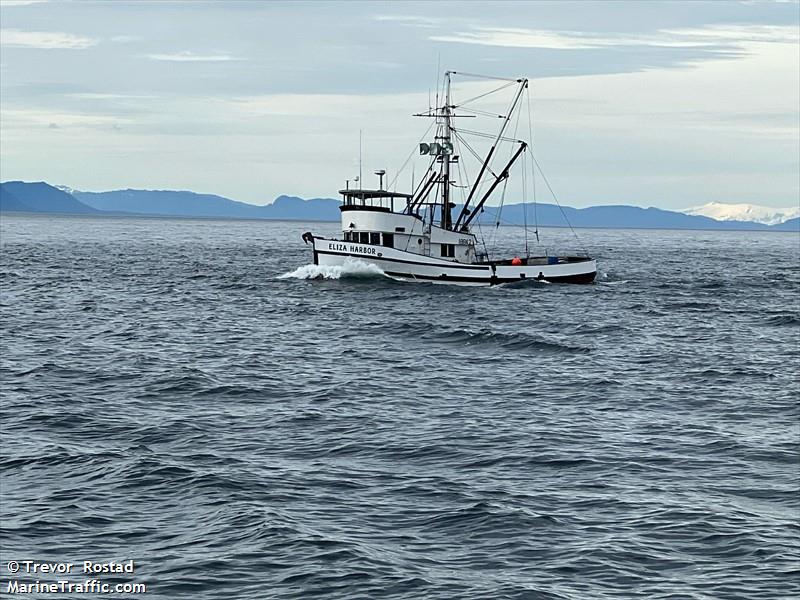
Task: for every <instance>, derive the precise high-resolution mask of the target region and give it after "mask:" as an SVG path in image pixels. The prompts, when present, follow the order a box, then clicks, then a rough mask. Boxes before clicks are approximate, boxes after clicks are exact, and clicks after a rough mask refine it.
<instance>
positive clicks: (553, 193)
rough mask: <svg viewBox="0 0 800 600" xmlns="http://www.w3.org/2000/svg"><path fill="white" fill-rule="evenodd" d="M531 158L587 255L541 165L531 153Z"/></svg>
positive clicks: (587, 253)
mask: <svg viewBox="0 0 800 600" xmlns="http://www.w3.org/2000/svg"><path fill="white" fill-rule="evenodd" d="M531 158H532V159H533V162H534V163H535V164H536V168H537V169H539V173H540V174H541V175H542V180H543V181H544V184H545V185H546V186H547V189H548V190H550V195H551V196H553V200H555V201H556V205H558V209H559V210H560V211H561V215H562V216H563V217H564V220H565V221H566V222H567V225H569V229H570V231H572V235H574V236H575V241H577V242H578V245H579V246H582V247H583V252H584V254H586V256H589V252H588V251H587V250H586V247H585V246H583V244H582V243H581V238H580V237H578V233H577V232H576V231H575V228H574V227H572V223H570V222H569V218H568V217H567V213H566V212H565V211H564V207H563V206H561V202H559V201H558V198H557V197H556V193H555V192H554V191H553V188H552V187H551V186H550V182H549V181H547V176H546V175H545V174H544V171H543V170H542V166H541V165H540V164H539V161H538V160H536V157H535V156H534V155H533V154H531Z"/></svg>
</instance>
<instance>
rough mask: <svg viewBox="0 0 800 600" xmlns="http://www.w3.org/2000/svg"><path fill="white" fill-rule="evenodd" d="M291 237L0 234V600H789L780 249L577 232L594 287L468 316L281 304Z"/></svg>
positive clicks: (474, 299)
mask: <svg viewBox="0 0 800 600" xmlns="http://www.w3.org/2000/svg"><path fill="white" fill-rule="evenodd" d="M308 229H312V230H313V231H315V232H316V233H320V234H323V233H324V234H332V233H333V232H334V230H335V229H336V227H335V225H332V224H324V225H320V224H303V223H265V222H235V221H233V222H232V221H200V220H197V221H193V220H167V219H124V220H123V219H120V220H112V219H80V218H27V217H25V218H23V217H13V218H3V220H2V270H1V271H0V273H1V274H2V279H1V280H0V282H1V283H2V315H3V321H2V326H3V337H2V342H3V348H2V383H3V385H2V392H3V398H2V439H0V442H1V446H2V463H0V464H1V465H2V480H1V481H0V493H1V494H2V495H1V497H0V515H1V516H2V539H1V544H0V545H1V546H2V560H1V561H0V576H1V577H2V579H0V586H2V590H0V593H4V592H5V590H6V585H7V583H6V582H7V580H8V579H9V578H11V576H10V575H9V574H8V573H7V566H6V563H7V561H9V560H25V559H32V560H41V561H50V562H55V561H59V560H63V561H73V562H78V561H83V560H96V561H103V560H106V561H107V560H128V559H134V560H135V561H136V572H135V575H134V576H133V577H132V578H131V577H128V580H132V581H137V582H144V583H146V584H147V586H148V592H147V594H145V595H140V596H130V597H144V598H151V599H154V598H164V599H167V598H220V599H222V598H248V599H249V598H252V599H260V598H301V597H302V598H305V597H322V598H409V599H412V598H413V599H416V598H481V599H482V598H535V599H570V600H573V599H575V600H578V599H580V600H583V599H594V598H600V599H617V598H648V599H662V598H663V599H666V598H669V599H679V598H698V599H711V598H714V599H717V598H765V599H776V598H790V597H796V595H797V594H798V593H800V584H798V581H800V577H799V576H800V562H799V561H800V556H799V554H800V550H799V549H798V548H799V546H798V541H799V540H800V526H799V525H798V518H799V517H800V512H799V511H800V495H799V494H798V478H799V474H800V473H799V471H800V465H799V463H798V447H799V446H800V425H799V423H800V420H798V399H799V396H800V394H799V393H798V379H797V377H798V375H797V374H798V367H800V306H799V305H798V303H799V300H798V299H799V296H798V291H799V290H800V288H799V284H800V264H799V263H800V249H799V246H800V238H798V236H797V235H794V234H777V233H712V232H659V231H649V232H645V231H602V230H586V231H583V232H582V241H583V243H584V244H585V245H586V246H587V247H588V248H589V249H590V250H591V251H592V252H593V253H594V254H596V255H597V256H598V257H599V259H600V261H601V263H600V264H601V269H602V271H603V274H602V275H601V279H600V280H599V283H597V284H595V285H592V286H585V287H581V286H560V285H550V284H544V283H536V282H530V283H527V284H526V285H523V286H505V287H498V288H486V289H483V288H458V287H449V286H435V285H430V284H407V283H398V282H394V281H392V280H388V279H386V278H384V277H382V276H380V275H374V274H372V275H370V274H369V273H365V272H363V271H358V270H357V269H356V270H354V272H351V273H349V274H348V273H344V274H340V273H339V274H337V273H330V272H329V273H328V274H329V275H333V276H336V275H341V277H340V278H339V279H323V280H316V279H303V278H302V276H304V275H305V276H308V275H313V274H314V273H312V271H313V269H312V268H309V267H306V268H301V269H300V270H299V271H297V272H295V273H294V276H293V277H285V278H281V277H280V276H281V275H284V274H286V273H287V272H292V271H294V270H295V269H296V268H297V267H302V265H305V264H307V263H308V262H309V253H308V250H307V248H305V247H304V246H303V244H302V242H301V241H300V233H301V232H303V231H305V230H308ZM512 233H513V234H516V230H506V231H503V232H501V235H500V243H501V245H503V244H506V243H508V241H509V240H510V239H511V235H512ZM550 233H551V234H552V235H553V236H554V237H555V238H556V240H558V238H562V237H564V236H566V235H567V232H563V231H554V232H550ZM104 577H105V576H104ZM38 578H39V579H40V580H42V581H52V580H54V579H55V576H53V575H48V576H41V577H38ZM84 578H85V577H83V576H81V577H79V578H77V579H84ZM22 579H27V580H31V579H32V578H31V577H27V578H22ZM33 579H35V578H33ZM105 579H107V580H109V581H112V579H109V578H107V577H105ZM113 581H116V580H113ZM33 597H36V596H35V595H33ZM41 597H53V595H48V596H44V595H43V596H41ZM84 597H93V596H86V595H84Z"/></svg>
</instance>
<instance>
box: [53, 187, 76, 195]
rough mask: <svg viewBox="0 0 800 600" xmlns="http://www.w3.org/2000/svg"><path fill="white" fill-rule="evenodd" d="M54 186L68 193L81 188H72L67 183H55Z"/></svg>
mask: <svg viewBox="0 0 800 600" xmlns="http://www.w3.org/2000/svg"><path fill="white" fill-rule="evenodd" d="M53 187H54V188H56V189H58V190H61V191H62V192H67V193H68V194H72V193H74V192H79V191H80V190H76V189H75V188H71V187H69V186H66V185H54V186H53Z"/></svg>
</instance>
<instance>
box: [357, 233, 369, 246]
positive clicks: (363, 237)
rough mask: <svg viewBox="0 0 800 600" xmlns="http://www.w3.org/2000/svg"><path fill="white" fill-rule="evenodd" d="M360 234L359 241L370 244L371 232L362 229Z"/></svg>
mask: <svg viewBox="0 0 800 600" xmlns="http://www.w3.org/2000/svg"><path fill="white" fill-rule="evenodd" d="M358 235H359V240H358V241H359V242H361V243H362V244H369V233H368V232H366V231H362V232H361V233H359V234H358Z"/></svg>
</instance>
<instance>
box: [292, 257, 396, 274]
mask: <svg viewBox="0 0 800 600" xmlns="http://www.w3.org/2000/svg"><path fill="white" fill-rule="evenodd" d="M375 277H386V275H385V274H384V272H383V271H381V270H380V268H378V267H377V266H376V265H373V264H370V263H367V262H364V261H363V260H358V259H355V260H349V259H348V260H347V261H345V263H344V264H343V265H336V266H326V265H303V266H302V267H298V268H296V269H295V270H294V271H291V272H289V273H284V274H283V275H280V276H279V277H278V279H372V278H375Z"/></svg>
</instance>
